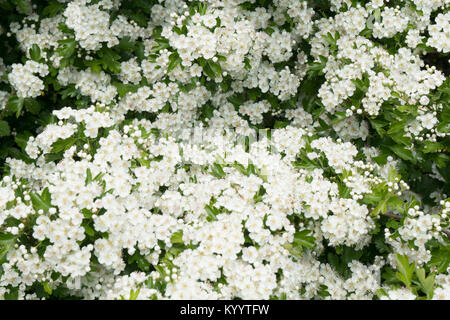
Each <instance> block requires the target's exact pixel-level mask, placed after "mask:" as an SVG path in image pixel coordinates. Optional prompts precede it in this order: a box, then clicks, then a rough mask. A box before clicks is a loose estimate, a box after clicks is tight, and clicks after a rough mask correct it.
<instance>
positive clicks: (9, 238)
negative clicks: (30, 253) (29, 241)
mask: <svg viewBox="0 0 450 320" xmlns="http://www.w3.org/2000/svg"><path fill="white" fill-rule="evenodd" d="M15 243H16V236H14V235H12V234H1V233H0V264H2V263H3V260H4V259H5V257H6V255H7V254H8V252H9V250H11V249H12V248H13V247H14V244H15Z"/></svg>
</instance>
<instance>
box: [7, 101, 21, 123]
mask: <svg viewBox="0 0 450 320" xmlns="http://www.w3.org/2000/svg"><path fill="white" fill-rule="evenodd" d="M23 102H24V99H23V98H19V97H17V96H12V97H10V98H9V99H8V104H7V105H8V108H9V109H10V110H11V111H12V112H15V113H16V117H17V118H18V117H19V116H20V113H21V112H22V109H23Z"/></svg>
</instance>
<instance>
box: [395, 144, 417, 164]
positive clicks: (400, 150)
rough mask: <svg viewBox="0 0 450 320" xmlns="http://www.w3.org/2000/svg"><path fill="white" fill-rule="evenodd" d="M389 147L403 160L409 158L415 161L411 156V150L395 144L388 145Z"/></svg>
mask: <svg viewBox="0 0 450 320" xmlns="http://www.w3.org/2000/svg"><path fill="white" fill-rule="evenodd" d="M389 148H390V149H391V150H392V151H394V153H395V154H396V155H397V156H399V157H400V158H402V159H403V160H409V161H411V162H413V163H415V162H416V160H415V159H414V157H413V154H412V151H411V150H408V149H405V148H404V147H402V146H399V145H395V146H389Z"/></svg>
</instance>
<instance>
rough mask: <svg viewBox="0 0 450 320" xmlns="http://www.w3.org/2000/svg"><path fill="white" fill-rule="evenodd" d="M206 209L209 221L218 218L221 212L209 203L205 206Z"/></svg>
mask: <svg viewBox="0 0 450 320" xmlns="http://www.w3.org/2000/svg"><path fill="white" fill-rule="evenodd" d="M205 211H206V213H207V214H208V218H207V220H208V221H216V220H217V217H216V216H217V215H218V214H219V210H217V209H216V208H215V207H213V206H211V205H209V204H207V205H206V206H205Z"/></svg>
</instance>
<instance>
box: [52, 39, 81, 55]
mask: <svg viewBox="0 0 450 320" xmlns="http://www.w3.org/2000/svg"><path fill="white" fill-rule="evenodd" d="M76 46H77V42H76V41H75V39H72V38H69V39H64V40H58V48H57V49H56V52H57V53H58V54H59V55H60V56H62V57H64V58H69V57H71V56H72V55H73V54H74V53H75V48H76Z"/></svg>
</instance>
